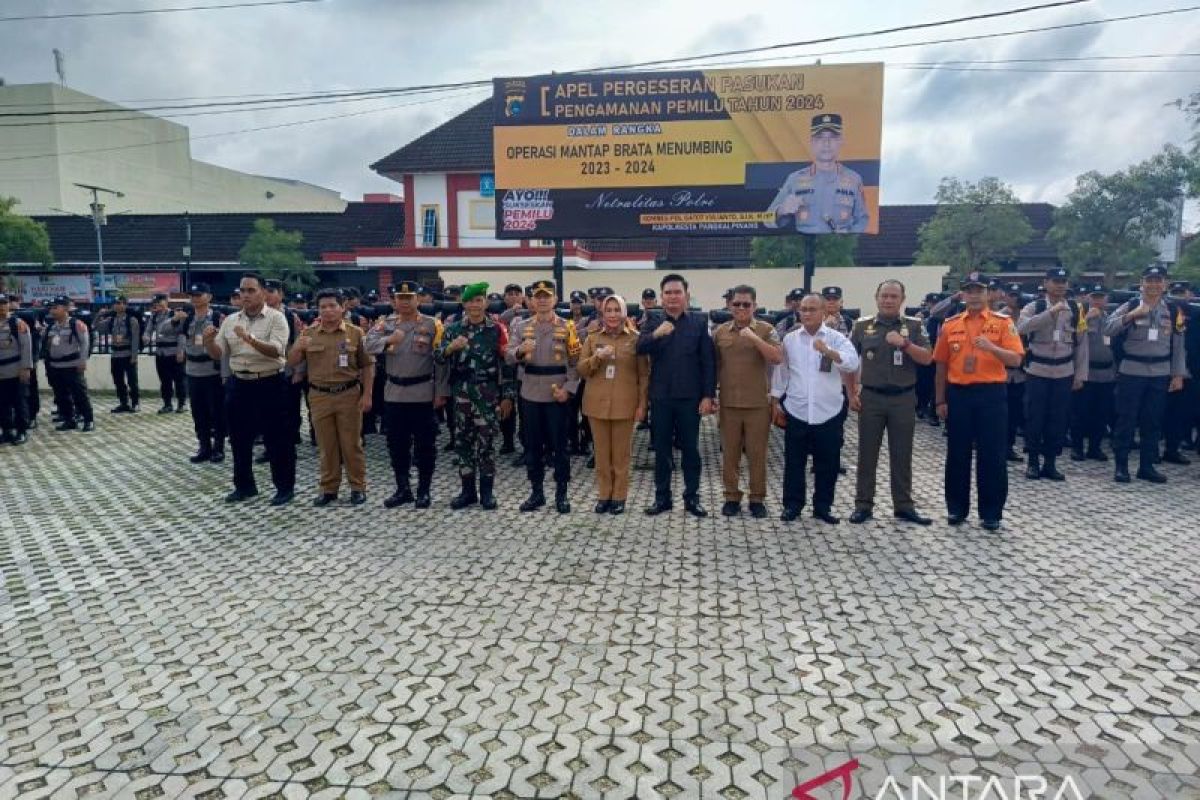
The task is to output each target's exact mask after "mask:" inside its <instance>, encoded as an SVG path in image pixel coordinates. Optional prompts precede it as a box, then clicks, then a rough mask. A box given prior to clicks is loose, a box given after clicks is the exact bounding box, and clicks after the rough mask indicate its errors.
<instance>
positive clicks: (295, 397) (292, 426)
mask: <svg viewBox="0 0 1200 800" xmlns="http://www.w3.org/2000/svg"><path fill="white" fill-rule="evenodd" d="M285 380H286V381H287V398H288V401H287V402H288V438H289V439H290V440H291V441H292V442H294V443H295V444H300V441H301V440H300V426H301V424H302V423H303V421H304V415H303V413H302V412H301V411H300V406H301V405H302V404H303V403H304V401H305V400H306V399H307V394H306V393H305V391H304V390H305V388H307V386H308V384H307V382H306V380H301V381H300V382H298V383H292V379H291V378H290V377H288V378H285ZM192 402H193V403H194V402H196V401H195V400H194V399H193V400H192ZM309 427H311V423H310V425H309Z"/></svg>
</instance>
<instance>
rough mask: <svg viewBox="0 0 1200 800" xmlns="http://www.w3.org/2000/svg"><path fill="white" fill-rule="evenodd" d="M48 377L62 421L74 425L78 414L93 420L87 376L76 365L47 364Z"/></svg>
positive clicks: (85, 420)
mask: <svg viewBox="0 0 1200 800" xmlns="http://www.w3.org/2000/svg"><path fill="white" fill-rule="evenodd" d="M46 377H47V378H48V379H49V380H50V388H51V389H52V390H53V391H54V404H55V405H56V406H58V414H59V416H60V417H62V421H63V422H65V423H67V424H70V425H74V424H75V417H76V415H78V416H80V417H83V421H84V422H91V421H92V401H91V398H89V397H88V388H87V377H86V376H85V375H84V374H83V373H82V372H80V371H79V369H76V368H75V367H52V366H49V365H47V366H46Z"/></svg>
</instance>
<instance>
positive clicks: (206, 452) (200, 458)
mask: <svg viewBox="0 0 1200 800" xmlns="http://www.w3.org/2000/svg"><path fill="white" fill-rule="evenodd" d="M212 455H213V453H212V450H211V449H209V448H207V447H201V448H200V449H199V450H197V451H196V454H195V455H193V456H192V457H191V458H189V459H188V461H190V462H192V463H193V464H202V463H204V462H205V461H208V460H209V459H210V458H212Z"/></svg>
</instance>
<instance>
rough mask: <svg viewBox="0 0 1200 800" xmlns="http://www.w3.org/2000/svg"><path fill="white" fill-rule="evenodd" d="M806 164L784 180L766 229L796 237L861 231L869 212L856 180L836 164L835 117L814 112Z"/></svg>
mask: <svg viewBox="0 0 1200 800" xmlns="http://www.w3.org/2000/svg"><path fill="white" fill-rule="evenodd" d="M809 142H810V150H811V152H812V159H813V161H812V164H811V165H809V166H807V167H805V168H804V169H800V170H796V171H795V172H793V173H792V174H790V175H788V176H787V180H785V181H784V182H783V186H781V187H779V192H778V194H776V195H775V199H774V200H773V201H771V205H770V206H769V207H768V208H767V211H769V212H773V213H774V214H775V219H774V220H773V221H771V222H768V223H766V224H767V226H768V227H771V228H789V227H793V226H794V227H795V229H796V231H797V232H798V233H862V232H863V231H865V230H866V229H867V223H868V222H869V221H870V214H869V213H868V212H867V205H866V201H865V200H864V198H863V181H862V176H860V175H859V174H858V173H857V172H855V171H854V170H852V169H850V168H849V167H846V166H844V165H842V164H840V163H839V162H838V156H839V155H840V154H841V150H842V142H843V140H842V116H841V114H817V115H816V116H815V117H813V119H812V136H811V138H810V139H809Z"/></svg>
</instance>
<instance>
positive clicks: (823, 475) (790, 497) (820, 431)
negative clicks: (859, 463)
mask: <svg viewBox="0 0 1200 800" xmlns="http://www.w3.org/2000/svg"><path fill="white" fill-rule="evenodd" d="M785 411H786V409H785ZM843 432H844V426H843V418H842V415H841V413H840V412H839V413H837V414H835V415H834V416H833V417H832V418H830V419H827V420H825V421H824V422H821V423H818V424H816V425H809V424H808V423H807V422H805V421H804V420H802V419H798V418H797V417H793V416H792V415H791V414H788V415H787V427H786V428H785V429H784V432H783V434H784V435H783V506H784V508H789V509H791V508H794V509H801V508H804V502H805V501H804V498H805V495H806V494H807V487H806V485H805V473H806V471H807V469H808V457H809V455H810V454H811V455H812V459H813V470H814V474H813V510H814V511H818V512H822V513H825V512H828V511H829V510H830V508H832V507H833V490H834V488H835V487H836V486H837V476H838V467H839V466H840V465H841V453H842V436H843Z"/></svg>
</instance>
